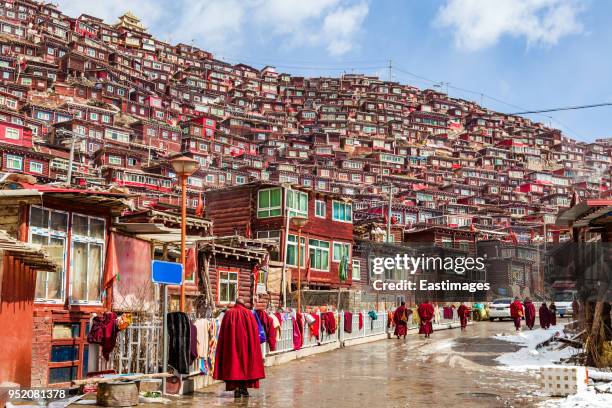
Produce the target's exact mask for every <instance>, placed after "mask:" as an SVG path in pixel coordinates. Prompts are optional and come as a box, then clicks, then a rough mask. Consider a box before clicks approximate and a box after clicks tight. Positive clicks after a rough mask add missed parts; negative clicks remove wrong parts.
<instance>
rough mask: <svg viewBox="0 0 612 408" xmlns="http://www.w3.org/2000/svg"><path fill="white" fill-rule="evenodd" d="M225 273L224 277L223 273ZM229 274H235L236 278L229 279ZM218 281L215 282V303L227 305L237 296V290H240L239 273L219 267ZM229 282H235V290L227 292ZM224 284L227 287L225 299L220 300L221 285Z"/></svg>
mask: <svg viewBox="0 0 612 408" xmlns="http://www.w3.org/2000/svg"><path fill="white" fill-rule="evenodd" d="M224 274H225V275H226V276H225V277H224V276H223V275H224ZM231 274H235V275H236V279H231ZM218 281H219V283H218V284H217V303H219V304H221V305H228V304H230V303H233V302H235V301H236V299H237V298H238V292H240V273H239V272H238V271H231V270H226V269H219V279H218ZM231 283H236V292H235V293H233V294H231V293H229V290H230V289H229V288H230V284H231ZM222 284H226V285H227V288H226V291H227V300H221V285H222Z"/></svg>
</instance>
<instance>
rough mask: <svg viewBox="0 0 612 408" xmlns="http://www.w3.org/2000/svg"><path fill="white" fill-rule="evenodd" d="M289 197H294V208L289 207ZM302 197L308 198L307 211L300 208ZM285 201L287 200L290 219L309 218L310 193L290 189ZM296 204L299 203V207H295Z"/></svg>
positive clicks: (292, 198) (292, 199)
mask: <svg viewBox="0 0 612 408" xmlns="http://www.w3.org/2000/svg"><path fill="white" fill-rule="evenodd" d="M289 196H292V197H291V201H292V206H289ZM300 197H306V209H305V210H304V209H300V208H299V205H300ZM285 199H286V201H285V205H286V207H287V210H288V211H289V216H290V217H304V218H308V193H305V192H303V191H299V190H291V189H288V190H287V194H286V196H285ZM296 203H297V207H296V206H295V204H296Z"/></svg>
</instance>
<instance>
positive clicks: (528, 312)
mask: <svg viewBox="0 0 612 408" xmlns="http://www.w3.org/2000/svg"><path fill="white" fill-rule="evenodd" d="M535 318H536V309H535V305H534V304H533V302H532V301H531V299H529V298H527V299H525V324H526V325H527V327H529V330H533V326H534V325H535Z"/></svg>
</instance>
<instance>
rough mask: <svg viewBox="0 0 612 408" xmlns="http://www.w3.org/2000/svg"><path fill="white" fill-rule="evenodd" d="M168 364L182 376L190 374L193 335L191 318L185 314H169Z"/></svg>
mask: <svg viewBox="0 0 612 408" xmlns="http://www.w3.org/2000/svg"><path fill="white" fill-rule="evenodd" d="M167 319H168V364H169V365H170V366H172V367H173V368H174V369H175V370H176V371H178V372H179V373H181V374H189V361H190V350H191V333H190V327H189V318H188V317H187V315H186V314H185V313H183V312H172V313H168V317H167Z"/></svg>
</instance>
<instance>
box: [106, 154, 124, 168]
mask: <svg viewBox="0 0 612 408" xmlns="http://www.w3.org/2000/svg"><path fill="white" fill-rule="evenodd" d="M121 163H123V160H121V157H120V156H114V155H109V156H108V164H112V165H113V166H121Z"/></svg>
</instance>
